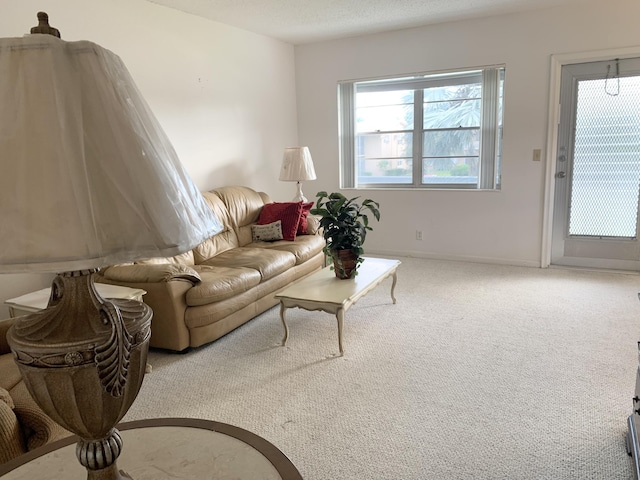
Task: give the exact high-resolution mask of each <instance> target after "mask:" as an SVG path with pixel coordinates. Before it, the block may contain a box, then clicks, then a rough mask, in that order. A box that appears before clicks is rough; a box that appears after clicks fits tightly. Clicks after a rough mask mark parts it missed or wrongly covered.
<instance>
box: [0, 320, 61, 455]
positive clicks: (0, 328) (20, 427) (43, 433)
mask: <svg viewBox="0 0 640 480" xmlns="http://www.w3.org/2000/svg"><path fill="white" fill-rule="evenodd" d="M12 324H13V320H2V321H0V463H5V462H8V461H9V460H11V459H13V458H15V457H17V456H19V455H22V454H23V453H26V452H28V451H30V450H33V449H34V448H38V447H40V446H42V445H46V444H47V443H50V442H53V441H55V440H59V439H61V438H64V437H67V436H69V435H71V433H70V432H68V431H67V430H65V429H63V428H62V427H61V426H59V425H58V424H56V423H54V422H53V420H51V419H50V418H49V417H48V416H47V415H46V414H45V413H44V412H43V411H42V410H41V409H40V407H38V405H36V403H35V402H34V400H33V399H32V398H31V395H30V394H29V391H28V390H27V387H26V385H25V383H24V382H23V381H22V377H21V376H20V372H19V371H18V367H17V366H16V364H15V362H14V361H13V355H12V354H11V350H10V349H9V345H8V344H7V339H6V337H7V331H8V330H9V327H10V326H11V325H12Z"/></svg>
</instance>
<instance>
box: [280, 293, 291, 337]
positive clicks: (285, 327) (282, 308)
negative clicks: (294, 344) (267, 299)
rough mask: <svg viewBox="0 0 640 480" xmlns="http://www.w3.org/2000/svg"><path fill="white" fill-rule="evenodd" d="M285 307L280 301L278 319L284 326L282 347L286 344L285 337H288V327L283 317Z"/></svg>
mask: <svg viewBox="0 0 640 480" xmlns="http://www.w3.org/2000/svg"><path fill="white" fill-rule="evenodd" d="M286 309H287V307H285V306H284V303H282V302H280V320H282V325H283V326H284V338H283V339H282V346H283V347H284V346H285V345H286V344H287V339H288V338H289V327H287V322H286V321H285V319H284V312H285V310H286Z"/></svg>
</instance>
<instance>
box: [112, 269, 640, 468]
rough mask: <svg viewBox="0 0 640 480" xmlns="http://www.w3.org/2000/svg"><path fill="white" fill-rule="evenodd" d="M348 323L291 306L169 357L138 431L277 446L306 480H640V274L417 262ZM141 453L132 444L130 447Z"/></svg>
mask: <svg viewBox="0 0 640 480" xmlns="http://www.w3.org/2000/svg"><path fill="white" fill-rule="evenodd" d="M400 260H402V262H403V264H402V265H401V267H400V269H399V278H398V285H397V287H396V297H397V300H398V303H397V304H396V305H393V304H392V302H391V297H390V295H389V290H390V286H391V280H390V279H389V280H386V281H385V282H384V283H383V284H382V285H381V286H380V287H378V288H377V289H376V290H375V291H374V292H372V293H371V294H370V295H368V296H367V297H365V298H363V299H362V300H360V302H359V303H358V304H356V305H355V306H354V307H352V308H351V310H349V312H348V313H347V316H346V320H345V333H344V336H345V356H344V357H338V356H336V355H335V354H336V353H337V351H338V342H337V327H336V321H335V317H332V316H330V315H328V314H325V313H322V312H306V311H303V310H298V309H295V310H289V312H288V317H287V318H288V320H289V321H288V323H289V328H290V337H289V342H288V344H287V346H286V347H281V346H280V340H281V338H282V334H283V329H282V325H281V323H280V320H279V311H278V308H273V309H271V310H269V311H268V312H265V313H264V314H262V315H260V316H259V317H257V318H255V319H254V320H252V321H251V322H249V323H248V324H246V325H244V326H242V327H240V328H239V329H237V330H235V331H234V332H232V333H230V334H229V335H227V336H225V337H224V338H222V339H220V340H218V341H216V342H214V343H212V344H210V345H207V346H205V347H201V348H199V349H196V350H193V351H191V352H190V353H188V354H185V355H176V354H170V353H165V352H157V351H152V352H151V354H150V360H149V361H150V363H151V364H152V365H153V372H152V373H151V374H149V375H147V377H146V378H145V381H144V384H143V386H142V390H141V392H140V395H139V397H138V399H137V401H136V403H135V404H134V406H133V407H132V409H131V410H130V412H129V414H128V415H127V417H126V418H125V420H137V419H142V418H150V417H201V418H205V419H210V420H217V421H220V422H224V423H229V424H232V425H236V426H239V427H242V428H245V429H247V430H250V431H252V432H254V433H256V434H258V435H261V436H263V437H265V438H266V439H267V440H269V441H271V442H272V443H274V444H275V445H276V446H277V447H278V448H280V449H281V450H282V451H283V452H284V453H286V454H287V455H288V456H289V458H291V460H292V461H293V463H294V464H295V465H296V466H297V467H298V469H299V470H300V472H301V474H302V475H303V477H304V478H305V479H306V480H366V479H372V480H386V479H389V480H391V479H394V480H405V479H406V480H408V479H411V480H414V479H415V480H422V479H425V480H430V479H438V480H439V479H474V480H481V479H549V480H565V479H566V480H569V479H571V480H573V479H583V480H586V479H594V480H595V479H598V480H599V479H603V480H619V479H623V480H627V479H629V480H630V479H632V478H633V473H632V468H631V459H630V457H629V456H627V454H626V452H625V442H624V436H625V432H626V419H627V416H628V415H629V414H630V411H631V407H632V401H631V397H632V396H633V390H634V383H635V376H636V369H637V366H638V347H637V341H638V340H640V302H639V301H638V297H637V293H638V291H639V290H640V276H638V275H624V274H615V273H600V272H592V271H576V270H564V269H545V270H542V269H535V268H525V267H512V266H497V265H483V264H473V263H462V262H447V261H438V260H426V259H415V258H400ZM125 448H126V447H125Z"/></svg>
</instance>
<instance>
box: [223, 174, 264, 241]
mask: <svg viewBox="0 0 640 480" xmlns="http://www.w3.org/2000/svg"><path fill="white" fill-rule="evenodd" d="M212 192H213V193H215V194H216V195H217V196H218V198H220V200H221V201H222V202H223V203H224V205H225V206H226V207H227V212H228V214H229V220H230V222H231V226H232V227H231V228H233V230H234V231H235V233H236V236H237V239H238V246H240V247H243V246H245V245H247V244H249V243H251V241H252V240H251V225H254V224H255V223H256V222H257V221H258V218H259V217H260V212H261V211H262V207H263V206H264V204H265V203H270V202H271V199H270V198H269V196H268V195H267V194H266V193H262V192H256V191H255V190H253V189H251V188H249V187H239V186H234V187H220V188H217V189H215V190H212ZM214 213H215V212H214Z"/></svg>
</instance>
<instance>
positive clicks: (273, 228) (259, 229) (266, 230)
mask: <svg viewBox="0 0 640 480" xmlns="http://www.w3.org/2000/svg"><path fill="white" fill-rule="evenodd" d="M251 238H252V239H253V241H254V242H273V241H274V240H282V222H281V221H280V220H277V221H275V222H273V223H268V224H267V225H251Z"/></svg>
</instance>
